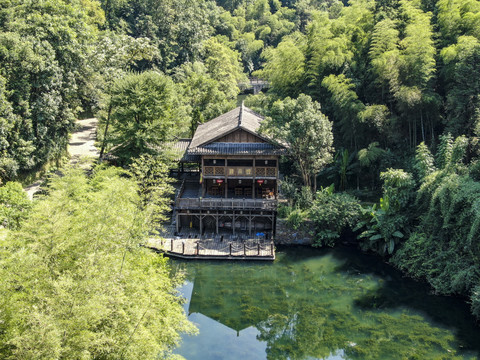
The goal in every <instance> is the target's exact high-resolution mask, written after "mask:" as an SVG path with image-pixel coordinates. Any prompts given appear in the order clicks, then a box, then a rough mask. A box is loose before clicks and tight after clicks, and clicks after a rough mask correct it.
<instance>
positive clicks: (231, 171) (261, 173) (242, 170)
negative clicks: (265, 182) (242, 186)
mask: <svg viewBox="0 0 480 360" xmlns="http://www.w3.org/2000/svg"><path fill="white" fill-rule="evenodd" d="M203 169H204V172H203V175H204V176H225V175H227V176H237V177H238V176H240V177H242V176H244V177H253V172H254V170H253V169H254V168H253V167H240V166H229V167H224V166H205V167H204V168H203ZM276 176H277V168H275V167H257V168H255V177H260V178H262V177H276Z"/></svg>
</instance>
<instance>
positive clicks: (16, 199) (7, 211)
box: [0, 181, 31, 229]
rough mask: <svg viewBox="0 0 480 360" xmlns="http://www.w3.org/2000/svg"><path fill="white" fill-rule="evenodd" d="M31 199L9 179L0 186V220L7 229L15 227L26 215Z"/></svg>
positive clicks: (20, 186) (17, 184) (18, 185)
mask: <svg viewBox="0 0 480 360" xmlns="http://www.w3.org/2000/svg"><path fill="white" fill-rule="evenodd" d="M30 208H31V201H30V200H29V199H28V196H27V194H26V193H25V191H24V190H23V188H22V185H21V184H20V183H17V182H12V181H9V182H7V183H6V184H5V185H3V186H1V187H0V221H1V222H2V225H3V226H4V227H6V228H9V229H17V228H18V227H19V226H20V224H21V222H22V221H23V220H24V219H25V218H26V217H27V216H28V214H29V211H30Z"/></svg>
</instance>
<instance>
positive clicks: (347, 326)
mask: <svg viewBox="0 0 480 360" xmlns="http://www.w3.org/2000/svg"><path fill="white" fill-rule="evenodd" d="M172 264H173V267H174V269H175V271H182V272H184V273H185V274H186V278H187V282H186V283H185V285H184V286H183V288H182V289H181V291H182V293H183V294H184V296H185V297H186V298H187V301H188V302H187V304H186V305H185V309H186V311H187V313H188V314H189V319H190V320H191V321H193V322H194V323H195V324H196V325H197V327H198V329H199V334H198V335H197V336H185V337H184V339H183V343H182V345H181V347H180V348H179V349H178V350H177V353H178V354H180V355H182V356H184V357H185V358H186V359H189V360H194V359H202V360H210V359H309V360H310V359H476V358H478V356H479V355H480V328H478V327H476V325H475V323H474V321H473V319H472V317H471V315H470V314H469V311H468V307H467V306H466V305H465V304H464V303H463V302H462V301H461V300H459V299H455V298H447V297H440V296H436V295H433V294H432V293H431V290H430V288H429V287H428V286H426V285H424V284H421V283H418V282H415V281H412V280H410V279H406V278H403V277H402V275H401V273H399V272H397V271H395V270H394V269H392V268H391V267H389V266H387V265H385V264H383V263H381V262H380V261H379V259H378V258H375V257H370V256H367V255H362V254H359V253H358V251H357V250H354V249H334V250H332V249H328V250H320V249H311V248H293V249H292V248H288V249H283V248H281V249H277V259H276V260H275V262H273V263H259V262H255V263H251V262H220V261H217V262H213V261H212V262H203V261H202V262H200V261H197V262H185V261H178V260H172Z"/></svg>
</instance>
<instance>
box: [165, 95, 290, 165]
mask: <svg viewBox="0 0 480 360" xmlns="http://www.w3.org/2000/svg"><path fill="white" fill-rule="evenodd" d="M262 120H263V117H262V116H260V115H258V114H257V113H255V112H254V111H253V110H251V109H249V108H247V107H245V106H244V105H243V104H242V106H239V107H237V108H235V109H233V110H231V111H229V112H227V113H225V114H223V115H220V116H219V117H216V118H215V119H213V120H210V121H208V122H206V123H204V124H202V125H200V126H198V128H197V131H195V135H194V136H193V139H180V140H178V142H177V143H175V144H172V147H173V149H176V150H178V151H179V157H178V160H180V161H181V162H197V161H200V156H201V155H284V154H285V153H286V149H285V148H283V147H281V146H278V145H274V144H272V143H271V140H270V139H268V138H265V137H263V136H262V135H259V134H258V128H259V127H260V124H261V122H262ZM237 129H243V130H245V131H247V132H250V133H252V134H254V135H255V136H258V137H259V138H261V139H263V140H265V141H267V142H263V143H260V142H258V143H230V142H228V143H226V142H222V143H221V142H214V141H215V140H217V139H220V138H221V137H223V136H225V135H227V134H229V133H231V132H233V131H235V130H237Z"/></svg>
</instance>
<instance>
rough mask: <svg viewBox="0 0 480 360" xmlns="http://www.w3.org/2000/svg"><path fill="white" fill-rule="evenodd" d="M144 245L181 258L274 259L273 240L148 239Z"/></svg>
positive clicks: (220, 238)
mask: <svg viewBox="0 0 480 360" xmlns="http://www.w3.org/2000/svg"><path fill="white" fill-rule="evenodd" d="M145 246H146V247H148V248H150V249H153V250H156V251H159V252H163V253H165V254H166V255H169V256H173V257H178V258H182V259H198V260H269V261H273V260H275V246H274V245H273V241H265V240H255V239H250V240H246V241H232V240H227V239H224V238H223V236H222V237H218V238H209V239H205V238H202V239H200V238H175V239H173V238H171V239H158V238H154V239H150V240H149V241H148V242H147V244H146V245H145Z"/></svg>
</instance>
